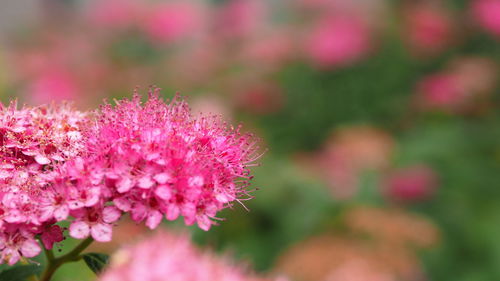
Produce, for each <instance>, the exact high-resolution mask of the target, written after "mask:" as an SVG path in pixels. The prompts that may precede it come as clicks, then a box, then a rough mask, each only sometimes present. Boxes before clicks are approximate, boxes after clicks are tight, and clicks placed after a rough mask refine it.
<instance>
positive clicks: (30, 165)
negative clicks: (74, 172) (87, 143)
mask: <svg viewBox="0 0 500 281" xmlns="http://www.w3.org/2000/svg"><path fill="white" fill-rule="evenodd" d="M84 122H85V115H84V114H83V113H81V112H78V111H75V110H73V109H71V107H69V106H67V105H63V106H41V107H34V108H31V107H24V108H21V109H18V108H17V105H16V103H15V102H14V103H11V104H10V105H9V106H3V105H1V106H0V157H1V163H0V240H1V242H0V252H1V256H2V260H5V261H7V262H8V263H9V264H14V263H16V262H17V261H18V260H19V258H20V257H21V256H24V257H33V256H35V255H37V254H38V253H39V252H40V247H39V245H38V243H37V242H36V240H35V239H34V237H35V235H37V234H41V238H42V240H43V242H44V244H45V245H46V247H47V248H51V247H52V244H53V243H54V242H59V241H61V240H62V237H61V235H60V234H61V233H62V231H61V229H60V228H58V227H56V228H54V227H51V225H53V224H54V223H55V222H56V221H59V220H62V219H65V218H66V217H67V216H68V210H67V207H66V205H65V202H66V200H68V199H67V198H66V197H64V196H63V195H65V194H66V193H65V190H63V189H61V188H60V187H59V186H58V185H53V184H52V181H53V179H54V178H55V172H54V170H55V169H56V167H57V166H58V165H59V164H60V163H63V162H65V161H66V160H68V159H71V158H73V157H75V156H77V155H79V154H80V153H81V152H82V151H83V149H84V145H83V136H82V134H81V133H80V129H81V127H82V126H83V124H84Z"/></svg>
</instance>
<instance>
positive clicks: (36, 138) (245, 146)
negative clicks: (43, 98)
mask: <svg viewBox="0 0 500 281" xmlns="http://www.w3.org/2000/svg"><path fill="white" fill-rule="evenodd" d="M0 148H1V149H0V157H1V158H2V161H1V164H0V187H1V188H0V256H1V258H2V261H7V262H8V263H9V264H13V263H15V262H17V261H18V260H19V259H20V258H21V257H22V256H24V257H28V258H29V257H33V256H35V255H37V254H38V253H39V252H40V246H39V245H38V243H37V242H36V240H35V239H34V237H35V236H37V235H39V237H40V238H41V240H42V242H43V244H44V246H45V247H46V248H47V249H50V248H52V247H53V244H54V243H57V242H60V241H62V240H63V239H64V234H63V229H61V228H60V227H59V226H57V225H55V224H56V223H57V222H59V221H68V222H69V223H70V226H69V235H70V236H72V237H74V238H77V239H84V238H86V237H89V236H90V237H92V238H93V239H95V240H97V241H100V242H108V241H110V240H111V237H112V231H113V224H114V223H115V222H117V221H118V220H119V219H120V217H121V215H122V213H123V212H129V213H130V215H131V218H132V219H133V220H135V221H136V222H140V221H145V223H146V225H147V226H148V227H149V228H151V229H153V228H156V227H157V226H158V224H159V223H160V222H161V220H162V219H163V217H166V219H168V220H174V219H176V218H177V217H179V216H183V217H184V220H185V222H186V224H188V225H191V224H194V223H195V222H196V223H197V224H198V226H199V227H200V228H202V229H204V230H208V229H209V228H210V227H211V225H212V224H214V222H213V221H212V219H214V218H215V216H216V214H217V212H218V211H219V210H221V209H223V208H225V207H228V206H230V205H231V204H232V203H233V202H234V201H238V200H239V199H240V198H241V196H243V195H246V194H247V192H246V189H245V188H246V187H247V185H248V181H249V180H250V178H251V176H250V170H249V167H250V166H252V165H254V164H253V163H252V162H253V161H254V160H256V158H257V155H255V153H256V150H257V147H256V146H255V141H253V140H252V136H251V135H248V134H241V133H240V131H239V128H236V129H235V128H232V127H228V126H227V125H226V124H225V123H223V122H222V121H221V120H220V119H219V118H217V117H205V116H202V115H200V117H198V118H194V117H192V116H191V114H190V110H189V107H188V105H187V104H186V103H185V102H184V101H182V100H179V98H178V97H176V98H175V99H174V100H173V101H172V102H170V103H164V102H163V101H162V100H160V99H159V97H158V92H157V91H156V92H155V93H151V94H150V97H149V100H148V101H147V102H146V103H144V104H142V103H141V102H140V96H138V95H135V96H134V99H133V100H131V101H130V100H122V101H118V102H117V105H116V106H115V107H113V106H111V105H110V104H105V105H104V106H102V107H101V110H100V111H96V112H94V114H93V115H90V114H84V113H80V112H78V111H74V110H72V109H71V108H70V107H68V106H53V107H35V108H30V107H25V108H22V109H17V108H16V104H15V103H13V104H11V105H10V106H9V107H4V106H3V105H2V106H1V107H0Z"/></svg>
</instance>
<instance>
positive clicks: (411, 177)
mask: <svg viewBox="0 0 500 281" xmlns="http://www.w3.org/2000/svg"><path fill="white" fill-rule="evenodd" d="M384 182H385V186H384V188H385V190H386V193H387V195H388V196H389V197H390V198H391V199H394V200H396V201H404V202H415V201H422V200H425V199H428V198H429V197H431V196H432V195H433V194H434V192H435V190H436V188H437V186H438V180H437V175H436V173H435V172H434V171H433V170H432V169H431V168H429V167H427V166H422V165H419V166H411V167H406V168H403V169H399V170H396V171H393V172H391V173H390V174H389V175H388V176H387V178H386V179H385V181H384Z"/></svg>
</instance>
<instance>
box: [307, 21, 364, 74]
mask: <svg viewBox="0 0 500 281" xmlns="http://www.w3.org/2000/svg"><path fill="white" fill-rule="evenodd" d="M305 44H306V45H305V51H306V54H307V56H308V57H309V59H310V60H311V61H312V62H313V63H314V64H316V65H318V66H320V67H336V66H344V65H349V64H352V63H354V62H356V61H358V60H360V59H361V58H362V57H364V56H365V55H366V54H367V53H368V52H369V50H370V48H371V38H370V31H369V29H368V26H366V25H365V24H364V23H363V22H362V21H360V20H357V19H355V18H346V17H333V18H328V19H326V20H322V21H319V22H318V23H317V24H316V26H314V27H313V29H312V31H311V34H310V35H308V36H307V38H306V41H305Z"/></svg>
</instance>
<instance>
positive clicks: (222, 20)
mask: <svg viewBox="0 0 500 281" xmlns="http://www.w3.org/2000/svg"><path fill="white" fill-rule="evenodd" d="M266 5H268V4H267V3H266V2H265V1H262V0H228V1H226V2H225V3H224V4H223V5H222V6H221V7H220V10H219V11H218V13H217V15H216V25H215V28H216V32H217V33H220V34H222V35H224V36H227V37H247V36H249V35H250V34H252V33H255V32H256V31H257V30H258V29H259V27H261V26H262V25H263V24H264V23H265V20H266V12H267V11H266Z"/></svg>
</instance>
